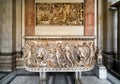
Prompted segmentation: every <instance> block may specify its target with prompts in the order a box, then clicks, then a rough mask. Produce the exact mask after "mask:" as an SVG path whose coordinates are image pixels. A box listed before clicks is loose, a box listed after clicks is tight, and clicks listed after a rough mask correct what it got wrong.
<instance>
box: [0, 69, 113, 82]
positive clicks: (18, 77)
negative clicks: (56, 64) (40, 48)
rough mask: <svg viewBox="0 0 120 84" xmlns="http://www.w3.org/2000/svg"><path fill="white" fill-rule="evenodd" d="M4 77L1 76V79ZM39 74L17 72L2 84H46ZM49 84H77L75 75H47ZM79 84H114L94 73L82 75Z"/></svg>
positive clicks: (3, 79)
mask: <svg viewBox="0 0 120 84" xmlns="http://www.w3.org/2000/svg"><path fill="white" fill-rule="evenodd" d="M1 76H2V75H0V77H1ZM39 79H40V78H39V73H32V72H28V71H26V70H24V69H23V70H16V71H14V72H13V73H10V74H8V75H7V76H5V77H3V78H2V79H1V80H0V84H45V83H46V82H45V81H40V80H39ZM47 84H75V79H74V73H61V72H60V73H47ZM77 84H112V83H111V82H109V81H108V80H100V79H98V78H97V77H96V76H95V74H94V73H93V72H92V71H89V72H84V73H82V78H81V79H80V80H79V82H78V83H77Z"/></svg>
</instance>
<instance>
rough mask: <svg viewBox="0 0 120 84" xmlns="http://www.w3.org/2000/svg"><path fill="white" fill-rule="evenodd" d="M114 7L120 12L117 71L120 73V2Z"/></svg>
mask: <svg viewBox="0 0 120 84" xmlns="http://www.w3.org/2000/svg"><path fill="white" fill-rule="evenodd" d="M112 7H116V8H117V11H118V14H117V15H118V19H117V20H118V32H117V37H118V38H117V53H118V55H117V59H116V60H117V66H116V67H117V69H116V71H117V72H119V73H120V1H118V2H116V3H115V4H113V5H112Z"/></svg>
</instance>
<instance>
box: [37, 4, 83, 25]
mask: <svg viewBox="0 0 120 84" xmlns="http://www.w3.org/2000/svg"><path fill="white" fill-rule="evenodd" d="M36 25H83V3H50V4H49V3H36Z"/></svg>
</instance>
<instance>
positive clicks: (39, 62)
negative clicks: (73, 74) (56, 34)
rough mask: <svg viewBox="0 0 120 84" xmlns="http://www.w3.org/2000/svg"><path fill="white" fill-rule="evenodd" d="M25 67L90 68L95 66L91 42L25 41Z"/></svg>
mask: <svg viewBox="0 0 120 84" xmlns="http://www.w3.org/2000/svg"><path fill="white" fill-rule="evenodd" d="M25 44H26V45H25V49H24V63H25V66H27V67H30V68H34V67H39V68H44V67H45V68H75V67H78V68H79V67H91V66H93V65H94V64H95V49H94V45H93V44H94V43H93V41H40V40H27V41H26V43H25Z"/></svg>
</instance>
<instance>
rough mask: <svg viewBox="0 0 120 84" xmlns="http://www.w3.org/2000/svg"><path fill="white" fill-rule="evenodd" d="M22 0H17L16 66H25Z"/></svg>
mask: <svg viewBox="0 0 120 84" xmlns="http://www.w3.org/2000/svg"><path fill="white" fill-rule="evenodd" d="M23 23H24V22H22V0H16V68H21V67H23V60H22V53H21V52H22V39H24V38H23V36H22V24H23Z"/></svg>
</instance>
